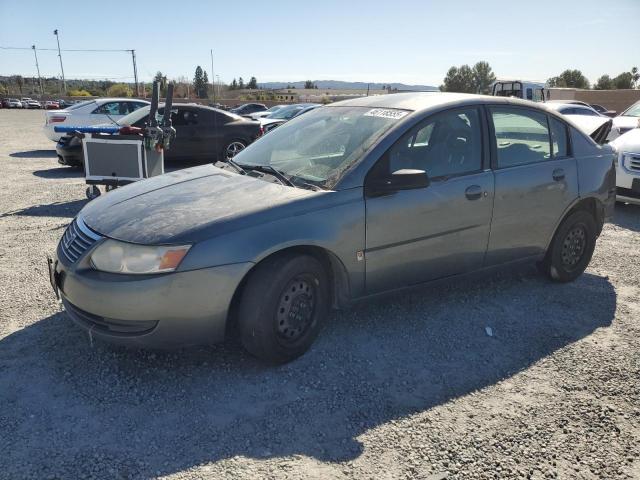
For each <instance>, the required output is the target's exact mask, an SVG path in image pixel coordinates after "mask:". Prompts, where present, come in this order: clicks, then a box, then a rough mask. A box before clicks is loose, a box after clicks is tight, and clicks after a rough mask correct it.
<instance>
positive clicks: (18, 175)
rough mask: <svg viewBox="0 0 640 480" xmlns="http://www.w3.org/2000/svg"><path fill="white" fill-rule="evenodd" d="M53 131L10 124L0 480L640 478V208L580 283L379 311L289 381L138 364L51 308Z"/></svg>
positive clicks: (214, 361)
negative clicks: (49, 258)
mask: <svg viewBox="0 0 640 480" xmlns="http://www.w3.org/2000/svg"><path fill="white" fill-rule="evenodd" d="M42 123H43V114H42V112H38V111H9V110H0V162H1V167H2V176H1V177H0V185H1V188H0V235H1V239H2V242H0V452H1V453H0V478H3V479H4V478H6V479H17V478H34V479H43V478H65V479H67V478H114V479H115V478H150V477H167V478H233V479H256V478H288V479H297V478H318V479H320V478H322V479H342V478H358V479H360V478H372V479H392V478H393V479H396V478H412V479H413V478H418V479H440V478H464V479H466V478H585V479H604V478H640V208H638V207H633V206H625V205H619V206H617V208H616V219H615V222H614V223H612V224H608V225H606V226H605V229H604V232H603V235H602V237H601V238H600V240H599V241H598V244H597V247H596V253H595V256H594V259H593V261H592V264H591V266H590V267H589V269H588V271H587V273H586V274H585V275H583V276H582V277H581V278H580V279H579V280H578V281H576V282H575V283H572V284H568V285H556V284H551V283H550V282H548V281H547V280H545V279H544V278H542V277H541V276H539V275H538V274H537V272H536V270H535V268H528V267H527V268H524V269H520V270H517V271H509V272H503V273H500V274H495V275H493V276H490V277H488V278H487V277H484V278H481V279H468V280H464V281H458V282H455V283H449V284H443V285H439V286H431V287H428V288H422V289H419V290H414V291H411V292H408V293H402V294H395V295H393V296H388V297H386V298H381V299H379V300H375V301H370V302H367V303H366V304H361V305H357V306H354V307H352V308H351V309H349V310H347V311H341V312H338V313H336V314H335V315H333V317H332V318H331V320H330V322H329V324H328V325H327V327H326V328H325V330H324V332H323V333H322V334H321V336H320V338H319V340H318V341H317V343H316V344H315V345H314V347H313V348H312V350H311V351H310V352H309V353H308V354H306V355H305V356H304V357H303V358H301V359H299V360H297V361H295V362H293V363H291V364H288V365H285V366H282V367H278V368H267V367H264V366H262V365H261V364H259V363H258V362H257V361H255V360H253V359H251V358H249V357H248V356H246V355H245V354H244V353H243V352H242V351H241V350H240V348H239V347H238V346H237V345H233V344H232V345H222V346H217V347H212V348H201V349H191V350H180V351H172V352H143V351H128V350H124V349H119V348H114V347H110V346H107V345H102V344H98V343H96V344H93V345H92V344H91V343H90V342H89V340H88V338H87V336H86V335H84V334H82V333H81V332H80V331H79V330H78V329H76V328H75V327H73V325H72V324H71V322H70V321H69V320H68V319H67V318H66V316H65V314H64V313H62V312H61V311H60V309H59V307H58V305H57V303H56V302H55V300H54V297H53V293H52V291H51V288H50V286H49V284H48V278H47V274H46V266H45V254H46V253H47V252H50V251H53V250H54V248H55V246H56V243H57V241H58V239H59V237H60V236H61V234H62V232H63V229H64V227H65V226H66V225H67V224H68V223H69V221H70V220H71V219H72V217H73V216H74V215H75V214H76V213H77V212H78V211H79V210H80V208H82V206H83V205H84V204H85V198H84V182H83V178H82V177H81V175H80V173H79V172H77V171H75V170H73V169H69V168H67V167H61V166H59V165H58V164H57V163H56V159H55V153H54V151H53V150H52V147H53V144H52V143H51V142H50V141H49V140H47V139H46V138H45V137H44V135H43V133H42V132H41V128H40V127H41V124H42ZM486 327H490V328H491V330H492V333H493V335H492V336H489V335H488V334H487V332H486Z"/></svg>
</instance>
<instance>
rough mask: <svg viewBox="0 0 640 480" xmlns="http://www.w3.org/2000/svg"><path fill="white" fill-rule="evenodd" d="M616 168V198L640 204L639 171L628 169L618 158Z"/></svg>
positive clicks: (619, 200)
mask: <svg viewBox="0 0 640 480" xmlns="http://www.w3.org/2000/svg"><path fill="white" fill-rule="evenodd" d="M618 162H619V164H618V166H617V168H616V200H617V201H618V202H627V203H633V204H636V205H640V171H637V170H630V169H629V168H627V166H625V165H621V164H620V162H622V159H621V158H620V159H619V160H618Z"/></svg>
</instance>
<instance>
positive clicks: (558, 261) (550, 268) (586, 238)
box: [540, 210, 598, 282]
mask: <svg viewBox="0 0 640 480" xmlns="http://www.w3.org/2000/svg"><path fill="white" fill-rule="evenodd" d="M597 236H598V234H597V225H596V221H595V219H594V218H593V215H591V214H590V213H589V212H586V211H583V210H581V211H577V212H574V213H572V214H571V215H569V216H568V217H567V218H565V219H564V220H563V222H562V223H561V224H560V227H558V231H557V232H556V234H555V236H554V237H553V240H552V241H551V245H550V246H549V250H548V251H547V254H546V256H545V258H544V260H543V261H542V263H541V265H540V267H541V269H542V271H543V272H544V273H545V274H546V275H547V276H549V277H550V278H551V279H552V280H554V281H556V282H571V281H573V280H575V279H576V278H578V277H579V276H580V275H582V273H583V272H584V271H585V269H586V268H587V265H589V262H590V261H591V257H592V255H593V250H594V249H595V246H596V238H597Z"/></svg>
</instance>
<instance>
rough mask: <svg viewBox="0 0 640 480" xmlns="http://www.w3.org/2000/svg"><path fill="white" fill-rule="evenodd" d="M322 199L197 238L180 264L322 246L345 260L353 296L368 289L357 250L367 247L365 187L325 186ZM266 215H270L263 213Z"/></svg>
mask: <svg viewBox="0 0 640 480" xmlns="http://www.w3.org/2000/svg"><path fill="white" fill-rule="evenodd" d="M321 197H325V198H324V201H322V202H321V203H320V202H319V201H318V199H315V200H314V202H313V206H310V208H309V209H307V210H303V211H300V209H299V208H296V209H295V213H294V209H293V208H291V210H292V214H291V215H290V216H280V217H279V218H275V219H272V220H269V221H263V218H266V216H267V213H262V214H259V215H258V216H257V217H256V218H255V221H254V222H253V224H250V225H245V226H243V227H242V228H238V229H236V230H231V231H224V232H223V233H221V234H220V235H217V236H213V237H212V238H210V239H208V240H204V241H201V242H199V243H197V244H195V245H194V246H193V247H192V248H191V251H190V252H189V254H188V255H187V257H186V258H185V259H184V261H183V262H182V264H181V265H180V268H179V270H180V271H183V270H194V269H199V268H206V267H209V266H219V265H227V264H234V263H244V262H252V263H259V262H260V261H261V260H263V259H265V258H266V257H268V256H269V255H271V254H273V253H276V252H278V251H281V250H284V249H286V248H290V247H299V246H313V247H320V248H322V249H324V250H326V251H327V252H329V253H331V254H333V255H334V256H335V257H337V259H338V260H340V262H341V264H342V267H344V270H345V273H346V275H347V278H348V282H349V291H350V295H351V296H360V295H361V294H362V293H363V292H364V274H365V265H364V263H365V262H364V260H362V259H361V260H358V258H357V255H356V252H358V251H361V250H364V244H365V211H364V200H363V193H362V189H361V188H354V189H349V190H341V191H332V192H326V193H324V194H323V195H321ZM260 215H264V216H265V217H261V216H260Z"/></svg>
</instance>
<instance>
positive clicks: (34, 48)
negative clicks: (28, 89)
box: [31, 45, 44, 95]
mask: <svg viewBox="0 0 640 480" xmlns="http://www.w3.org/2000/svg"><path fill="white" fill-rule="evenodd" d="M31 48H33V55H34V56H35V57H36V70H38V83H39V84H40V95H44V88H42V77H41V76H40V66H39V65H38V54H37V53H36V46H35V45H31Z"/></svg>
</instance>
